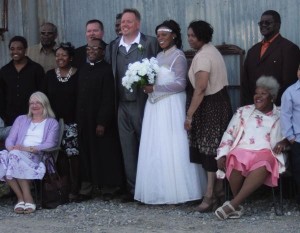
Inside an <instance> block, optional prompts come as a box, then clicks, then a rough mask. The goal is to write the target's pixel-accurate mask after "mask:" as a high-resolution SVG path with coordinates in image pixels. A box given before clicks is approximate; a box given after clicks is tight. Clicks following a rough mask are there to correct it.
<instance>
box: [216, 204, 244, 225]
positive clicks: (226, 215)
mask: <svg viewBox="0 0 300 233" xmlns="http://www.w3.org/2000/svg"><path fill="white" fill-rule="evenodd" d="M224 207H228V208H229V209H230V210H231V212H229V213H226V212H225V211H224ZM239 208H240V209H239V210H236V209H235V208H234V207H233V206H232V205H231V204H230V201H226V202H225V203H224V204H223V205H222V206H221V207H219V208H218V209H217V210H216V211H215V215H216V216H217V217H218V218H219V219H220V220H225V219H227V218H230V219H237V218H240V217H241V216H242V215H243V212H244V208H243V207H242V206H239Z"/></svg>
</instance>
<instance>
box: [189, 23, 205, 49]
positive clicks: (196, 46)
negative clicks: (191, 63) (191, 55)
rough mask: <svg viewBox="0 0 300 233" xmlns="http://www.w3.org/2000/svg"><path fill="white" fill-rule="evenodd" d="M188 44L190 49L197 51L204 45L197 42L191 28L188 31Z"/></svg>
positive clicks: (201, 42)
mask: <svg viewBox="0 0 300 233" xmlns="http://www.w3.org/2000/svg"><path fill="white" fill-rule="evenodd" d="M187 36H188V42H189V45H190V46H191V48H192V49H195V50H199V49H201V47H202V46H203V45H204V42H203V41H200V40H198V38H197V37H196V35H195V33H194V31H193V29H192V28H189V29H188V34H187Z"/></svg>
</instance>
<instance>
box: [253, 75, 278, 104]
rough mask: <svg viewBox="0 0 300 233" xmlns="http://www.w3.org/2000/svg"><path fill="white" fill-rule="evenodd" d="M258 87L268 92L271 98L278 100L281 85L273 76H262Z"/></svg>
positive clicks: (258, 81)
mask: <svg viewBox="0 0 300 233" xmlns="http://www.w3.org/2000/svg"><path fill="white" fill-rule="evenodd" d="M256 87H261V88H264V89H266V90H268V92H269V93H270V94H271V96H272V97H273V98H274V99H276V97H277V94H278V90H279V83H278V82H277V80H276V79H275V78H274V77H273V76H261V77H260V78H259V79H257V81H256Z"/></svg>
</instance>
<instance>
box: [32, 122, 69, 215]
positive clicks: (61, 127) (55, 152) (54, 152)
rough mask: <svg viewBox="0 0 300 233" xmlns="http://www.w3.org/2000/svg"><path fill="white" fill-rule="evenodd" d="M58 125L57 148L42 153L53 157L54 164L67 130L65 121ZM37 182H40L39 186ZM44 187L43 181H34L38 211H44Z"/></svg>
mask: <svg viewBox="0 0 300 233" xmlns="http://www.w3.org/2000/svg"><path fill="white" fill-rule="evenodd" d="M58 123H59V135H58V142H57V146H55V147H52V148H48V149H45V150H42V152H44V153H45V154H46V155H45V156H49V157H52V158H53V159H54V162H56V160H57V157H58V154H59V151H60V150H61V142H62V138H63V133H64V128H65V124H64V120H63V119H62V118H60V119H59V122H58ZM46 159H47V158H46ZM46 169H47V168H46ZM37 182H38V184H37ZM37 185H39V188H38V187H37ZM42 187H43V180H35V181H34V189H35V203H36V204H37V209H42V200H43V195H42ZM38 190H39V196H40V197H39V198H38ZM38 199H39V200H38Z"/></svg>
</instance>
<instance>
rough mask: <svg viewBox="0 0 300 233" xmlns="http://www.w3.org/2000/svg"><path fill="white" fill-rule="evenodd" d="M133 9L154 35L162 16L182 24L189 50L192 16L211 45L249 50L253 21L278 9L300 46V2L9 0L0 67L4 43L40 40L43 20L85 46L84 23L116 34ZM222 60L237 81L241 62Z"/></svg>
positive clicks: (256, 35)
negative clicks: (122, 16)
mask: <svg viewBox="0 0 300 233" xmlns="http://www.w3.org/2000/svg"><path fill="white" fill-rule="evenodd" d="M132 7H133V8H137V9H138V10H139V11H140V13H141V16H142V23H141V31H142V32H144V33H145V34H148V35H153V36H155V33H154V30H155V27H156V26H157V25H158V24H159V23H161V22H162V21H163V20H165V19H174V20H176V21H177V22H178V23H179V24H180V25H181V30H182V39H183V48H184V50H187V49H189V45H188V42H187V36H186V34H187V26H188V24H189V23H190V22H191V21H192V20H197V19H201V20H205V21H207V22H209V23H210V24H211V25H212V26H213V27H214V31H215V32H214V36H213V41H212V43H213V44H215V45H218V44H222V43H223V42H226V43H228V44H235V45H237V46H239V47H241V48H242V49H245V50H246V52H247V50H248V49H249V48H250V47H251V46H252V45H254V44H255V43H257V42H259V41H260V40H261V39H262V37H261V35H260V32H259V28H258V26H257V22H258V21H259V19H260V16H261V14H262V12H263V11H265V10H268V9H274V10H277V11H278V12H279V13H280V15H281V18H282V25H281V34H282V35H283V36H284V37H286V38H288V39H289V40H291V41H293V42H294V43H296V44H298V45H300V30H298V29H299V28H300V21H299V16H300V0H285V1H274V0H185V1H182V0H165V1H159V0H152V1H149V0H126V1H124V0H88V1H82V0H9V5H8V8H9V20H8V27H9V31H8V32H6V33H5V34H4V36H5V41H4V42H0V56H1V60H0V66H3V65H4V64H6V63H7V62H8V61H9V60H10V57H9V53H8V48H7V46H8V41H9V38H11V37H13V36H14V35H24V36H25V37H26V38H27V39H28V42H29V44H34V43H36V42H37V41H38V26H39V25H40V24H41V23H42V22H45V21H50V22H53V23H54V24H56V25H57V26H58V32H59V36H58V40H59V41H71V42H72V43H73V44H74V45H75V46H80V45H82V44H85V23H86V21H88V20H89V19H92V18H97V19H100V20H101V21H102V22H103V23H104V26H105V34H104V40H105V41H106V42H109V41H111V40H112V39H114V38H115V36H116V35H115V32H114V21H115V15H116V14H117V13H119V12H121V11H122V10H123V9H124V8H132ZM227 60H230V59H228V58H226V65H227V69H228V77H229V81H230V83H235V82H237V78H238V76H237V75H236V74H235V73H237V74H238V72H236V71H237V69H238V67H239V63H236V62H235V61H227Z"/></svg>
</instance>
